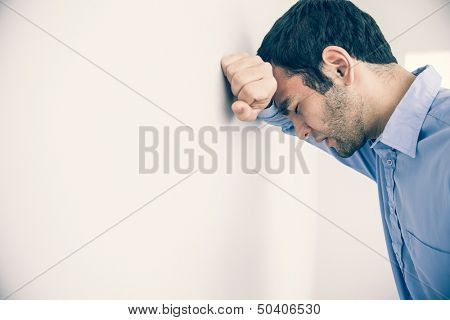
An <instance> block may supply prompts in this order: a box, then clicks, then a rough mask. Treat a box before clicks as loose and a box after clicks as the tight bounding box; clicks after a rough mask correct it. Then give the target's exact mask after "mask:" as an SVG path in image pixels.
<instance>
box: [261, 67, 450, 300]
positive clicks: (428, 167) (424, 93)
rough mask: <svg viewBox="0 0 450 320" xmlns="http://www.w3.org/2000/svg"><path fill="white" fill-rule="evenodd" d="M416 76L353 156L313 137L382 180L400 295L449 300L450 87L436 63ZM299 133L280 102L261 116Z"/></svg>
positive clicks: (384, 216) (353, 165)
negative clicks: (443, 82) (373, 136)
mask: <svg viewBox="0 0 450 320" xmlns="http://www.w3.org/2000/svg"><path fill="white" fill-rule="evenodd" d="M413 73H414V75H416V79H415V80H414V82H413V84H412V85H411V87H410V88H409V90H408V91H407V93H406V94H405V95H404V96H403V98H402V100H401V101H400V103H399V104H398V105H397V107H396V108H395V111H394V112H393V113H392V115H391V117H390V118H389V121H388V122H387V124H386V126H385V128H384V130H383V132H382V133H381V135H380V136H379V137H378V138H377V139H376V140H375V141H374V140H369V141H367V142H366V144H365V145H364V146H363V147H362V148H361V149H359V150H358V151H356V152H355V153H354V154H353V155H352V156H351V157H348V158H342V157H340V156H339V155H338V154H337V153H336V151H335V150H334V149H333V148H329V147H328V146H327V145H326V143H325V142H324V141H323V142H322V143H317V142H316V141H314V139H313V138H308V139H307V141H308V142H309V143H311V144H313V145H315V146H317V147H319V148H321V149H322V150H324V151H326V152H328V153H329V154H331V155H332V156H333V157H335V158H336V159H337V160H339V161H340V162H342V163H344V164H345V165H347V166H349V167H351V168H353V169H355V170H357V171H358V172H360V173H362V174H364V175H366V176H367V177H369V178H370V179H372V180H374V181H375V182H376V183H377V185H378V196H379V200H380V208H381V218H382V222H383V229H384V235H385V239H386V245H387V251H388V254H389V259H390V261H391V266H392V270H393V272H394V279H395V283H396V285H397V290H398V293H399V296H400V298H401V299H449V298H450V90H448V89H444V88H441V87H440V85H441V77H440V76H439V74H438V73H437V72H436V71H435V69H434V68H433V67H431V66H426V67H423V68H420V69H418V70H416V71H414V72H413ZM258 118H259V119H262V120H264V121H266V122H268V123H270V124H273V125H278V126H281V128H282V130H283V132H285V133H288V134H292V135H295V131H294V127H293V124H292V122H291V121H290V120H289V119H288V118H287V117H286V116H284V115H283V114H281V113H279V112H278V110H277V108H276V107H275V105H271V106H270V107H269V108H267V109H265V110H263V111H262V112H261V113H260V114H259V116H258Z"/></svg>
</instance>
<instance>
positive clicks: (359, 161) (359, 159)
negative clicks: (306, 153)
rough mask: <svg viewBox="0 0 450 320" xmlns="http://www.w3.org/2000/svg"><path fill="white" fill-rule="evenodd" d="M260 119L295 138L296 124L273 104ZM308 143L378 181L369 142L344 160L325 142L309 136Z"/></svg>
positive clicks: (373, 155) (261, 113) (259, 116)
mask: <svg viewBox="0 0 450 320" xmlns="http://www.w3.org/2000/svg"><path fill="white" fill-rule="evenodd" d="M258 119H260V120H263V121H265V122H267V123H268V124H271V125H275V126H278V127H281V130H282V131H283V132H284V133H286V134H290V135H293V136H295V128H294V124H293V123H292V121H291V120H290V119H289V118H288V117H287V116H285V115H283V114H282V113H280V112H279V111H278V109H277V107H276V106H275V104H273V103H272V104H271V105H270V106H269V107H268V108H266V109H264V110H263V111H261V112H260V113H259V115H258ZM306 141H307V142H308V143H310V144H312V145H314V146H316V147H318V148H320V149H322V150H323V151H325V152H327V153H328V154H330V155H331V156H333V157H334V158H336V159H337V160H338V161H339V162H341V163H343V164H344V165H346V166H348V167H350V168H352V169H354V170H356V171H358V172H360V173H362V174H363V175H365V176H367V177H368V178H370V179H372V180H374V181H376V157H375V152H374V151H373V150H372V149H371V148H370V145H369V142H367V143H366V144H365V145H364V146H363V147H362V148H360V149H359V150H358V151H356V152H355V153H354V154H353V155H352V156H350V157H348V158H343V157H341V156H339V154H338V153H337V152H336V150H334V149H333V148H330V147H328V146H327V144H326V143H325V141H322V142H321V143H318V142H316V141H315V140H314V138H312V137H311V136H308V138H307V139H306Z"/></svg>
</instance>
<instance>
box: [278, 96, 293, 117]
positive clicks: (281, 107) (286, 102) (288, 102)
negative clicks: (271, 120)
mask: <svg viewBox="0 0 450 320" xmlns="http://www.w3.org/2000/svg"><path fill="white" fill-rule="evenodd" d="M291 102H292V97H287V98H286V99H285V100H284V101H283V102H281V103H280V105H279V106H277V109H278V111H279V112H280V113H281V114H283V115H287V114H288V112H289V110H288V108H289V106H290V105H291ZM275 105H276V104H275Z"/></svg>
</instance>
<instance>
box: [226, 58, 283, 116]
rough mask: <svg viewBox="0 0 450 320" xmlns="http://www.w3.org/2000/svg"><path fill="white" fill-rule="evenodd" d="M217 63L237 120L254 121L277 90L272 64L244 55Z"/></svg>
mask: <svg viewBox="0 0 450 320" xmlns="http://www.w3.org/2000/svg"><path fill="white" fill-rule="evenodd" d="M221 63H222V70H223V73H224V74H225V76H226V77H227V79H228V81H229V82H230V84H231V91H232V92H233V94H234V96H235V97H237V100H236V101H235V102H234V103H233V104H232V105H231V109H232V110H233V112H234V114H235V115H236V117H237V118H238V119H239V120H242V121H253V120H255V119H256V117H257V116H258V114H259V113H260V112H261V111H262V110H264V108H265V107H267V105H268V104H269V103H270V101H271V100H272V97H273V95H274V94H275V91H276V90H277V81H276V80H275V78H274V76H273V73H272V65H271V64H270V63H268V62H264V61H263V60H262V59H261V58H260V57H259V56H251V55H249V54H248V53H237V54H231V55H228V56H225V57H223V58H222V61H221Z"/></svg>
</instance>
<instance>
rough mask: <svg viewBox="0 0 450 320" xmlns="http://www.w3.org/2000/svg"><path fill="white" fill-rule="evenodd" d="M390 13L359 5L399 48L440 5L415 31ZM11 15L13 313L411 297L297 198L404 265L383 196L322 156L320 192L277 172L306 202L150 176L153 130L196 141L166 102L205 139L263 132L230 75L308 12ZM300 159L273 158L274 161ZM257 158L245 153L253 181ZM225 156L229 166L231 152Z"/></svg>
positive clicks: (0, 262)
mask: <svg viewBox="0 0 450 320" xmlns="http://www.w3.org/2000/svg"><path fill="white" fill-rule="evenodd" d="M385 2H386V5H383V1H382V2H377V3H376V4H375V3H371V2H370V1H359V2H358V4H361V6H362V7H363V8H364V9H366V10H367V11H369V13H371V14H373V15H374V17H375V18H376V19H379V20H380V25H381V27H382V29H383V31H385V32H386V34H387V38H388V39H389V38H390V36H392V35H393V34H394V35H395V34H396V33H398V31H402V30H403V27H406V26H409V25H410V23H411V22H414V20H417V19H418V17H421V16H422V14H423V13H424V12H427V11H428V10H429V9H432V8H434V7H435V5H436V4H439V3H440V1H429V2H427V3H426V5H425V4H424V2H423V1H416V2H409V1H408V8H409V9H408V13H409V14H408V17H406V15H404V14H403V10H404V9H403V8H404V7H402V6H401V5H398V6H397V5H396V7H395V8H393V9H392V10H393V12H391V13H389V14H385V11H386V6H388V5H387V4H388V3H390V2H388V1H385ZM403 2H405V3H404V5H405V6H406V1H403ZM6 3H7V4H9V5H10V6H11V7H12V8H14V9H15V10H17V11H18V12H19V13H20V14H21V15H22V16H20V15H18V14H17V13H14V12H13V11H11V10H10V9H8V8H6V7H4V6H2V5H0V46H1V48H3V49H2V50H0V88H2V89H1V90H0V104H1V107H0V145H1V147H2V157H1V159H0V177H2V178H1V180H0V294H1V296H2V297H4V296H7V295H9V294H10V293H11V292H15V290H16V289H18V288H20V287H21V286H23V285H24V284H26V286H24V287H23V288H22V289H21V290H19V291H17V292H15V293H14V294H13V295H11V296H10V297H9V298H11V299H66V298H75V299H77V298H84V299H90V298H97V299H107V298H114V299H125V298H130V299H197V298H202V299H277V298H284V299H304V298H395V297H396V292H395V288H394V286H393V281H392V275H391V272H390V267H389V264H388V263H387V262H386V261H384V260H383V259H381V258H380V257H378V256H376V255H374V254H373V252H371V251H370V250H368V249H367V248H365V247H364V246H361V244H360V243H358V242H356V241H354V239H351V238H349V237H348V236H347V235H345V234H343V233H342V232H341V231H339V230H338V229H336V228H335V227H333V226H331V225H330V224H328V223H326V222H324V221H323V219H321V218H319V217H318V216H317V215H316V214H315V213H314V212H313V211H312V210H310V209H308V208H307V207H305V206H304V205H302V204H301V203H299V202H298V201H297V200H295V199H294V198H293V197H297V198H298V199H300V200H301V201H304V202H305V203H306V204H308V205H309V206H311V207H312V208H315V209H317V210H318V211H320V212H321V213H322V214H323V215H325V216H327V217H329V218H330V219H333V220H334V221H336V223H338V224H340V225H341V226H342V227H344V228H345V229H347V230H348V231H350V232H352V233H353V234H354V235H355V236H357V237H359V238H360V239H361V240H363V241H365V242H366V243H368V244H369V245H370V246H372V247H373V248H375V249H376V250H378V251H380V252H383V253H384V254H386V253H385V246H384V241H383V238H382V231H381V224H380V219H379V212H378V204H377V201H376V193H375V186H374V185H373V184H371V183H370V182H369V181H368V180H367V179H365V178H364V177H362V176H360V175H358V174H356V173H354V172H352V171H350V170H349V169H347V168H344V167H342V166H341V165H339V164H337V163H336V162H335V161H333V160H332V159H330V158H329V157H327V156H326V155H325V154H323V153H322V152H321V151H318V150H315V149H312V148H311V147H309V146H305V147H304V148H303V149H302V151H303V156H304V158H305V159H306V163H307V165H308V168H309V171H310V174H305V173H304V172H302V170H300V169H299V166H298V164H297V169H298V170H297V173H295V174H289V173H288V172H286V173H283V174H279V175H273V174H272V175H271V174H266V173H264V171H263V174H264V175H265V176H266V177H267V178H269V179H270V180H272V181H273V182H274V183H275V184H277V185H279V186H280V187H282V188H283V189H285V190H287V191H289V193H290V194H291V196H290V195H288V194H286V193H285V192H283V191H281V190H280V189H279V188H277V187H275V186H274V185H273V184H271V183H269V182H268V181H266V180H264V179H263V178H262V177H260V176H258V175H252V174H244V173H243V172H242V171H241V170H234V171H233V173H232V174H227V173H226V172H224V170H222V169H221V170H219V171H218V172H217V173H215V174H202V173H196V174H194V175H193V176H191V177H189V178H187V179H186V180H184V181H183V182H181V183H180V184H178V185H176V186H175V187H173V188H172V189H170V190H169V191H167V192H166V193H164V192H165V191H166V190H167V189H168V188H170V187H171V186H173V185H174V184H176V183H177V182H178V181H180V180H181V179H183V178H185V177H187V175H185V174H177V173H173V172H171V173H169V174H165V173H164V172H161V171H158V172H157V173H154V174H151V175H149V174H139V172H138V163H139V152H138V151H139V150H138V146H139V144H138V143H139V141H138V138H139V137H138V131H139V126H144V125H145V126H155V127H157V128H159V129H160V130H161V131H162V128H163V126H170V128H171V129H174V128H176V127H177V126H179V125H180V123H179V121H178V120H176V119H174V118H173V117H171V116H170V115H168V114H167V113H165V112H163V111H161V110H160V109H158V108H157V107H155V106H154V105H153V104H152V103H151V102H153V103H155V104H157V105H158V106H160V107H161V108H163V109H164V110H166V111H167V112H169V113H170V114H172V115H174V116H175V117H176V118H177V119H179V120H181V122H184V123H185V124H188V125H189V126H191V127H192V128H193V129H194V131H195V132H197V131H198V129H199V128H200V127H202V126H204V125H210V126H214V127H219V126H227V125H238V126H241V127H244V126H245V125H247V124H243V123H240V122H238V121H237V120H235V119H234V118H233V117H232V114H231V112H230V111H229V110H228V109H227V108H228V106H229V102H230V101H229V97H227V93H226V85H225V81H224V78H223V76H222V74H221V70H220V65H219V60H220V58H221V57H222V56H223V55H224V54H227V53H230V52H235V51H249V52H254V51H256V49H257V47H258V45H259V43H260V41H261V40H262V37H263V36H264V34H265V33H266V32H267V31H268V29H269V28H270V26H271V25H272V23H273V22H274V21H275V19H276V18H277V17H279V16H280V15H281V14H282V13H283V12H284V11H285V10H287V8H289V6H290V5H291V4H292V3H293V1H269V0H264V1H256V0H255V1H246V2H244V3H242V1H237V0H226V1H225V0H224V1H222V0H220V1H219V0H216V1H210V2H206V1H200V0H198V1H189V2H187V1H172V2H164V1H133V2H127V3H126V4H125V3H124V2H123V1H100V0H96V1H92V0H91V1H79V0H78V1H56V0H54V1H52V0H41V1H33V2H30V1H25V0H15V1H6ZM411 8H416V9H414V10H415V11H414V10H412V9H411ZM395 10H397V11H395ZM395 12H397V13H395ZM399 14H402V15H401V18H402V19H401V21H402V23H401V24H400V23H398V20H399V19H398V15H399ZM447 17H448V11H447V15H443V14H442V13H441V14H440V15H439V16H437V15H436V17H435V18H434V17H433V18H432V20H433V21H437V22H433V23H431V22H429V24H425V23H424V24H423V25H421V26H418V27H417V28H416V29H414V32H418V35H417V37H414V38H413V39H410V40H409V42H408V43H406V44H402V47H401V48H396V47H395V45H394V49H395V50H397V51H398V52H400V53H401V54H402V55H403V54H405V53H406V52H408V51H409V49H410V48H411V51H414V50H416V49H417V50H421V48H422V47H420V46H419V44H418V43H419V42H420V41H417V39H418V38H419V39H423V38H424V35H423V34H421V33H420V32H419V30H421V28H422V27H423V28H426V29H425V31H422V32H427V33H428V34H429V33H430V32H434V31H437V28H442V26H448V22H447V19H446V18H447ZM27 19H28V21H27ZM30 21H31V22H30ZM430 21H431V19H430ZM33 23H34V25H33ZM435 29H436V30H435ZM440 30H442V29H440ZM447 30H448V28H447ZM55 38H56V39H55ZM429 38H430V37H427V41H428V42H430V41H431V42H432V40H430V39H429ZM402 39H404V38H402ZM401 41H402V40H401V39H398V42H397V43H403V42H401ZM445 41H447V42H445ZM431 42H430V43H431ZM433 43H435V44H436V47H435V48H433V49H434V50H438V49H448V48H449V46H448V39H444V40H443V39H442V38H436V41H435V42H433ZM419 47H420V48H419ZM400 61H401V60H400ZM140 95H143V96H145V97H146V98H147V99H149V100H151V102H149V101H148V100H146V99H145V98H143V97H142V96H140ZM255 125H258V124H255ZM262 130H263V132H264V130H267V127H265V128H263V129H262ZM193 145H194V147H195V148H197V146H196V145H195V144H193ZM288 145H289V143H288V140H286V141H285V143H278V142H276V141H272V142H271V146H272V157H274V158H276V157H277V155H278V154H286V153H287V152H288V151H289V150H288ZM240 148H241V139H240V137H239V136H238V135H236V136H235V137H234V139H233V161H234V164H235V166H238V165H239V163H240ZM197 149H198V148H197ZM197 149H196V150H197ZM217 151H218V153H219V159H220V164H223V163H224V159H225V158H226V141H225V138H224V137H223V136H219V142H218V144H217ZM171 159H172V158H171ZM221 168H223V167H221ZM344 181H345V184H344ZM343 186H344V187H343ZM355 195H357V196H356V197H355ZM152 199H154V201H153V202H151V203H148V202H149V201H150V200H152ZM147 203H148V204H147ZM145 204H147V205H146V206H145V207H144V208H142V209H140V210H139V211H137V212H136V213H135V214H133V215H131V216H130V217H129V218H128V219H126V220H125V221H123V222H122V223H120V224H117V223H118V222H120V221H122V219H124V218H125V217H127V216H128V215H130V214H131V213H133V212H135V211H136V210H138V209H139V208H141V206H143V205H145ZM116 224H117V225H116ZM111 226H114V227H113V228H112V229H111V230H109V231H108V232H106V233H104V234H103V233H102V232H103V231H105V230H108V228H110V227H111ZM99 235H100V236H99ZM97 236H99V237H98V238H96V237H97ZM92 239H95V240H94V241H92V242H90V241H91V240H92ZM84 245H85V246H84ZM83 246H84V247H83ZM80 247H81V249H80V250H78V249H79V248H80ZM66 257H67V258H66ZM62 259H64V260H62ZM58 262H60V263H58ZM57 263H58V264H57ZM49 268H51V269H50V270H49ZM36 277H37V278H36ZM33 279H34V280H33ZM30 280H33V281H31V282H29V281H30Z"/></svg>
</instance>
